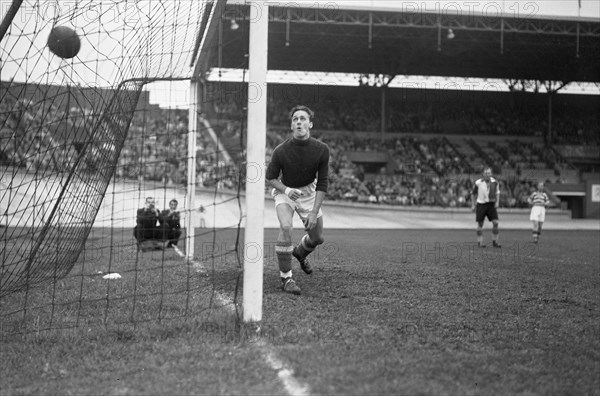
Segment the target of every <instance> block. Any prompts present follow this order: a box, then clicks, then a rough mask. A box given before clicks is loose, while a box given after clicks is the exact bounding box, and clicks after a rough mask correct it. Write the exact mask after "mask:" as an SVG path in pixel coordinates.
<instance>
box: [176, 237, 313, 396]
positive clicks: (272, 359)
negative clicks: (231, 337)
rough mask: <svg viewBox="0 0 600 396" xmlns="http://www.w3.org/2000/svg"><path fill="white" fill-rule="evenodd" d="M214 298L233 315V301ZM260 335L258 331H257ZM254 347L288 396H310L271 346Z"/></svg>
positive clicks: (199, 266)
mask: <svg viewBox="0 0 600 396" xmlns="http://www.w3.org/2000/svg"><path fill="white" fill-rule="evenodd" d="M173 247H174V248H175V251H176V252H177V254H180V256H182V257H185V255H184V254H183V252H181V250H179V249H178V248H177V246H173ZM190 264H191V265H192V267H193V268H196V269H197V270H198V272H203V273H205V274H207V275H208V272H207V271H206V268H205V267H204V265H202V263H201V262H199V261H197V260H190ZM214 293H215V298H216V299H217V300H218V301H219V302H220V303H221V304H222V306H223V307H224V308H226V309H227V310H228V311H230V313H233V314H235V313H236V311H235V307H234V303H233V300H232V299H231V298H229V297H228V296H226V295H224V294H222V293H219V292H218V291H216V290H215V291H214ZM258 333H259V334H260V329H259V330H258ZM254 345H255V347H256V348H257V349H258V352H259V353H260V355H261V356H262V358H263V360H264V361H265V362H266V363H267V365H268V366H269V367H271V369H272V370H273V371H275V372H276V373H277V378H279V381H281V383H282V385H283V387H284V388H285V390H286V392H287V394H288V395H290V396H309V395H310V387H309V386H308V385H307V384H302V383H301V382H300V381H298V380H297V379H296V378H294V370H292V369H291V368H289V367H288V366H287V365H286V364H285V363H284V362H283V360H281V359H280V358H279V357H278V356H277V352H276V351H275V350H274V349H273V347H272V346H271V345H269V344H268V343H267V342H266V341H265V340H264V339H261V340H259V341H258V342H256V343H254Z"/></svg>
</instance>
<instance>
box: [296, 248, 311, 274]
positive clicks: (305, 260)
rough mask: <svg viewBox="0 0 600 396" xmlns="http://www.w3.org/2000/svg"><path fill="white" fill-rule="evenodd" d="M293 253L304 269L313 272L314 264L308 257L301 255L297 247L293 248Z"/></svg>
mask: <svg viewBox="0 0 600 396" xmlns="http://www.w3.org/2000/svg"><path fill="white" fill-rule="evenodd" d="M292 255H293V256H294V257H296V260H298V262H299V263H300V268H302V271H304V272H305V273H307V274H308V275H310V274H312V266H311V265H310V262H309V261H308V258H306V257H300V255H299V254H298V253H297V252H296V248H294V250H292Z"/></svg>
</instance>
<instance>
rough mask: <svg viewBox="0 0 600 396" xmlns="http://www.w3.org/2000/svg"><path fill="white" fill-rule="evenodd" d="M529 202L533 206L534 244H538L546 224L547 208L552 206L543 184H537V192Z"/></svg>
mask: <svg viewBox="0 0 600 396" xmlns="http://www.w3.org/2000/svg"><path fill="white" fill-rule="evenodd" d="M527 201H528V202H529V205H531V214H530V215H529V220H531V221H532V222H533V230H532V236H533V242H534V243H538V239H539V238H540V235H541V234H542V224H544V220H545V219H546V208H547V207H548V206H550V198H548V195H547V194H546V193H545V192H544V183H543V182H539V183H538V184H537V190H536V191H534V192H533V193H531V195H530V196H529V198H528V199H527Z"/></svg>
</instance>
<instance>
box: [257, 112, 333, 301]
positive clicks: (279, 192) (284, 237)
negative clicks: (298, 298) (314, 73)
mask: <svg viewBox="0 0 600 396" xmlns="http://www.w3.org/2000/svg"><path fill="white" fill-rule="evenodd" d="M313 117H314V113H313V111H312V110H311V109H309V108H308V107H306V106H296V107H294V108H293V109H292V110H291V111H290V113H289V118H290V121H291V126H290V127H291V130H292V136H291V137H290V138H288V139H287V140H285V141H284V142H283V143H281V144H280V145H278V146H277V147H276V148H275V150H274V151H273V154H272V156H271V162H270V163H269V165H268V167H267V173H266V179H267V183H268V184H269V185H270V186H271V187H273V189H272V191H271V195H272V196H273V198H274V199H275V210H276V212H277V218H278V220H279V235H278V238H277V245H276V246H275V252H276V254H277V261H278V264H279V274H280V277H281V287H282V289H283V291H285V292H287V293H292V294H300V293H301V290H300V287H298V285H296V283H295V281H294V279H293V278H292V256H294V257H295V258H296V259H297V260H298V261H299V262H300V267H301V268H302V270H303V271H304V272H305V273H307V274H311V273H312V267H311V265H310V263H309V261H308V258H307V256H308V255H309V254H310V253H311V252H312V251H313V250H315V248H316V247H317V246H319V245H320V244H322V243H323V212H322V211H321V204H322V203H323V199H324V198H325V193H326V192H327V186H328V174H329V147H328V146H327V145H326V144H325V143H323V142H321V141H319V140H316V139H315V138H313V137H311V136H310V130H311V128H312V126H313V123H312V120H313ZM294 211H295V212H296V213H298V215H299V216H300V219H301V220H302V222H303V223H304V230H305V231H306V234H305V235H304V236H303V237H302V239H301V240H300V242H299V243H298V245H297V246H296V247H294V246H293V243H292V230H293V217H294Z"/></svg>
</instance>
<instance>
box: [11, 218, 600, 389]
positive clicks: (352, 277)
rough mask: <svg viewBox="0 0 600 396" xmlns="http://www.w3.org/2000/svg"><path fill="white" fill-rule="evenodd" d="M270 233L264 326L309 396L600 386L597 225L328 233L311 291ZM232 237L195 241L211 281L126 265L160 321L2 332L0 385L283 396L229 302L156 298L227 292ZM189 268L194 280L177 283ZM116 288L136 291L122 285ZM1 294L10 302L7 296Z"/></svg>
mask: <svg viewBox="0 0 600 396" xmlns="http://www.w3.org/2000/svg"><path fill="white" fill-rule="evenodd" d="M489 233H490V231H489V230H486V237H488V238H489ZM276 234H277V233H276V230H267V231H266V235H265V241H266V246H265V271H264V309H263V322H262V324H261V329H260V333H259V334H258V335H259V336H260V337H262V339H263V340H265V341H267V342H268V343H269V344H270V345H271V346H272V347H273V349H274V350H275V351H276V352H277V353H278V356H279V357H280V358H281V359H282V360H284V361H285V362H286V363H287V364H288V365H289V367H290V368H291V369H292V370H293V372H294V376H295V378H296V379H297V380H298V381H300V382H302V383H305V384H308V385H309V387H310V391H311V393H312V394H357V395H359V394H360V395H362V394H423V393H425V394H565V393H569V394H570V393H575V394H600V375H599V373H600V341H599V340H600V292H599V290H600V267H599V264H598V263H599V262H600V252H599V248H598V238H599V234H598V232H595V231H548V232H545V233H544V234H543V235H542V238H541V241H540V243H539V244H538V245H534V244H532V243H530V237H531V236H530V232H529V231H528V230H517V231H511V230H502V231H501V242H502V244H503V247H502V248H501V249H493V248H492V247H488V248H486V249H480V248H478V247H476V246H475V244H474V243H473V241H474V239H475V232H474V230H465V231H457V230H452V231H449V230H428V231H424V230H401V231H400V230H399V231H396V230H356V231H352V230H327V229H326V232H325V238H326V242H325V244H324V245H322V246H320V247H319V248H318V249H317V250H316V251H315V252H314V253H313V255H312V256H311V258H312V262H313V266H314V273H313V274H312V275H310V276H309V275H305V274H304V273H303V272H302V271H301V270H300V269H299V267H298V265H297V263H294V273H295V278H296V281H297V283H298V285H299V286H300V287H301V288H302V292H303V294H302V295H301V296H293V295H288V294H284V293H282V292H281V290H280V289H279V287H280V282H279V276H278V270H277V264H276V256H275V253H274V242H275V239H276ZM235 237H236V233H235V231H234V230H228V231H220V232H219V233H218V238H217V239H211V238H212V236H210V235H205V236H200V237H199V240H198V241H197V244H196V246H197V248H198V246H199V247H200V248H199V249H198V250H197V252H199V253H198V254H199V257H200V258H203V259H205V260H204V261H207V262H208V261H210V263H211V264H210V265H208V269H209V277H208V279H209V281H207V282H206V283H202V282H204V280H202V279H199V278H198V279H196V278H195V276H196V275H195V274H194V273H193V272H188V269H187V268H185V267H187V266H183V264H181V263H182V261H181V259H180V258H176V257H168V260H165V259H164V257H162V256H161V255H159V254H154V253H152V254H147V253H145V254H144V255H143V256H142V257H143V258H142V259H137V260H134V261H132V263H131V268H130V269H131V271H130V272H126V271H123V272H124V273H125V275H126V276H128V274H138V275H139V274H141V272H142V271H136V270H135V266H136V265H137V266H138V267H140V266H142V263H143V267H142V268H143V269H144V271H146V272H148V273H147V274H146V275H139V276H140V277H142V278H143V277H144V276H145V277H146V278H149V279H146V278H143V279H142V281H141V283H139V282H138V284H137V285H138V286H137V287H138V290H140V291H141V292H143V291H144V290H145V291H146V292H145V294H144V296H143V297H138V300H139V302H145V304H146V305H147V307H145V306H144V304H142V305H137V306H136V307H138V308H136V309H135V310H134V312H137V313H139V314H140V315H141V314H143V313H150V312H154V316H150V317H151V318H154V319H156V317H162V318H163V320H161V321H160V323H156V320H154V321H149V322H148V323H147V324H146V325H138V326H137V327H134V328H126V329H116V330H115V329H114V328H112V329H111V328H110V327H108V328H106V327H103V328H102V329H105V330H97V328H94V329H96V330H92V331H91V335H88V334H77V335H73V334H71V336H68V337H66V336H64V335H59V334H52V335H44V336H41V337H25V338H22V339H4V340H3V341H2V343H1V344H0V347H1V348H2V354H1V359H0V371H1V374H2V375H1V377H0V387H1V389H2V394H7V395H9V394H23V393H27V394H32V393H42V394H55V393H61V394H163V393H164V394H166V393H168V394H175V393H176V394H282V393H284V391H285V390H284V388H283V386H282V385H281V383H279V381H278V380H277V376H276V373H275V372H273V371H272V369H270V368H269V367H268V366H267V365H266V364H265V362H264V361H262V359H261V358H260V354H259V353H258V351H257V348H258V346H257V344H256V343H255V342H254V341H256V335H255V334H250V333H249V332H248V329H246V328H245V327H244V326H243V325H240V324H239V323H237V322H236V321H235V318H234V315H232V314H231V313H230V311H229V310H227V311H225V310H219V309H218V307H216V308H215V307H214V306H213V307H212V308H211V309H210V310H209V311H210V312H212V314H210V315H208V314H207V312H209V311H206V310H205V309H204V308H201V307H205V303H206V302H205V301H202V303H200V300H202V299H200V300H198V301H197V302H196V304H197V305H194V304H193V303H192V304H189V305H188V307H189V309H191V310H190V311H189V314H187V313H185V314H182V312H183V308H182V306H183V307H185V304H184V303H183V302H182V301H183V300H181V293H179V294H173V295H174V296H179V297H176V298H179V300H177V301H175V300H170V299H169V297H165V296H168V295H169V294H168V293H166V294H165V293H164V292H163V293H162V294H161V293H157V288H159V290H160V287H162V290H164V291H176V290H179V291H185V293H184V294H185V295H186V296H188V295H189V296H190V297H192V301H196V300H193V296H198V295H203V293H206V296H207V298H209V299H210V298H211V296H214V294H211V293H212V291H218V292H219V293H220V294H222V295H228V296H233V295H234V293H235V288H236V286H239V278H238V276H237V275H238V273H239V268H238V267H237V263H236V260H235V257H233V256H234V254H231V253H229V254H224V255H217V256H216V257H217V258H216V259H215V258H214V257H215V256H214V255H213V253H215V251H217V253H218V252H223V253H225V252H228V251H230V250H231V248H233V247H235ZM299 237H300V232H299V231H296V233H295V239H296V240H298V239H299ZM213 242H214V243H213ZM211 255H213V257H212V260H206V258H207V257H209V256H211ZM178 260H179V261H178ZM135 263H137V264H135ZM161 263H167V264H168V266H169V268H171V269H170V271H165V266H164V264H161ZM106 264H107V263H106V262H103V260H102V259H99V260H98V262H97V263H96V265H97V266H103V265H104V266H106ZM178 266H179V267H178ZM154 268H156V269H157V270H156V271H158V272H152V271H154V270H153V269H154ZM176 268H179V269H176ZM92 271H93V270H92V269H89V271H88V272H90V273H91V272H92ZM159 273H163V275H162V276H158V275H157V274H159ZM165 273H169V274H177V276H175V275H173V276H172V275H168V276H165V275H164V274H165ZM150 274H154V275H153V276H149V275H150ZM186 274H187V275H186ZM122 275H123V274H122ZM189 277H191V278H194V279H196V280H195V282H196V283H193V282H192V286H191V287H190V286H183V285H187V284H189V280H188V278H189ZM125 280H126V281H127V279H125ZM157 280H158V281H157ZM111 282H117V281H111ZM111 284H112V285H114V286H111V287H112V289H111V290H113V292H114V293H118V290H121V291H120V293H122V294H123V295H125V294H127V295H129V294H131V290H130V288H131V286H125V285H126V283H125V282H123V283H122V284H121V286H117V285H118V284H116V283H111ZM175 286H177V287H175ZM90 287H91V286H90ZM105 287H106V285H104V286H103V290H105ZM86 288H88V289H89V287H86ZM119 288H120V289H119ZM148 288H149V289H148ZM55 289H56V290H55V292H54V293H55V295H56V296H60V295H61V293H62V292H61V291H60V290H58V289H60V287H58V288H55ZM187 290H189V291H187ZM46 292H47V291H46ZM156 293H157V294H156ZM138 294H140V293H138ZM142 294H143V293H142ZM161 296H162V297H161ZM104 298H106V296H104ZM152 298H154V299H156V301H155V300H152ZM161 299H162V307H163V308H162V311H157V310H156V306H157V305H156V303H157V301H159V300H161ZM119 301H121V302H122V303H123V304H124V302H123V301H125V300H119ZM1 304H2V309H3V311H2V312H5V311H4V309H6V304H7V299H3V300H2V301H1ZM110 307H111V308H110V311H109V312H110V313H111V315H108V319H110V320H115V319H114V318H118V317H120V316H119V315H122V316H123V317H124V318H127V317H131V305H130V304H126V305H124V306H123V307H121V308H119V307H118V305H115V304H111V305H110ZM166 307H169V309H166ZM194 307H196V308H197V309H196V310H194V309H195V308H194ZM100 308H101V310H102V312H106V311H105V310H106V308H105V305H104V304H103V305H101V306H100ZM65 311H66V310H65ZM86 312H87V311H86ZM159 312H162V314H160V313H159ZM67 313H68V312H65V313H63V314H65V315H66V314H67ZM161 315H162V316H161ZM55 316H56V317H57V319H56V320H60V319H59V318H60V315H55ZM105 316H106V315H105ZM87 328H91V327H89V326H88V327H86V329H87ZM86 331H87V330H86ZM84 333H85V332H84Z"/></svg>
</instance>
